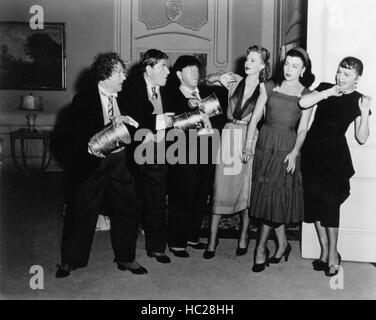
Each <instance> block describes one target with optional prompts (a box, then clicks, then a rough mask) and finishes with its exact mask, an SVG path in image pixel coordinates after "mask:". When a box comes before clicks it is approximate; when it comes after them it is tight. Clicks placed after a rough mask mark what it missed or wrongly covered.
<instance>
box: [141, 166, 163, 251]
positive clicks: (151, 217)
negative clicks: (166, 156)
mask: <svg viewBox="0 0 376 320" xmlns="http://www.w3.org/2000/svg"><path fill="white" fill-rule="evenodd" d="M167 170H168V167H167V165H165V164H144V165H143V166H142V168H141V192H142V198H143V206H144V207H143V214H144V216H143V227H144V231H145V249H146V251H151V252H161V253H163V252H165V250H166V244H167V216H166V192H167V185H166V184H167Z"/></svg>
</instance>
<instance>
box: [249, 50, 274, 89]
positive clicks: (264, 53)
mask: <svg viewBox="0 0 376 320" xmlns="http://www.w3.org/2000/svg"><path fill="white" fill-rule="evenodd" d="M250 52H257V53H258V54H259V55H260V56H261V59H262V61H263V63H264V65H265V68H264V69H262V70H261V71H260V74H259V80H260V82H265V81H266V80H268V78H269V72H270V62H269V58H270V53H269V51H268V50H267V49H265V48H263V47H260V46H250V47H249V48H248V49H247V56H248V55H249V53H250Z"/></svg>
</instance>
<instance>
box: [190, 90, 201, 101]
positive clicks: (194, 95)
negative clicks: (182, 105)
mask: <svg viewBox="0 0 376 320" xmlns="http://www.w3.org/2000/svg"><path fill="white" fill-rule="evenodd" d="M191 95H192V97H193V98H194V99H197V100H200V99H199V98H198V94H197V91H192V93H191Z"/></svg>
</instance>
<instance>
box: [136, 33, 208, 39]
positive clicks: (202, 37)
mask: <svg viewBox="0 0 376 320" xmlns="http://www.w3.org/2000/svg"><path fill="white" fill-rule="evenodd" d="M159 35H183V36H189V37H193V38H197V39H201V40H205V41H211V39H210V38H208V37H204V36H200V35H198V34H192V33H189V32H182V31H161V32H153V33H148V34H143V35H141V36H135V37H134V39H135V40H140V39H144V38H148V37H154V36H159Z"/></svg>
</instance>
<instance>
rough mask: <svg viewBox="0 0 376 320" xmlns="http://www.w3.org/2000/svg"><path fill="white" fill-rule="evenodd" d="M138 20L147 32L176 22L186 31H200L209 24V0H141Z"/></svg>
mask: <svg viewBox="0 0 376 320" xmlns="http://www.w3.org/2000/svg"><path fill="white" fill-rule="evenodd" d="M138 19H139V21H140V22H142V23H144V24H145V26H146V28H147V30H155V29H159V28H163V27H165V26H167V25H169V24H170V23H173V22H176V23H178V24H179V25H181V26H182V27H184V28H186V29H191V30H193V31H199V30H200V29H201V28H202V26H203V25H205V24H206V23H208V0H167V1H166V0H139V12H138Z"/></svg>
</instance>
